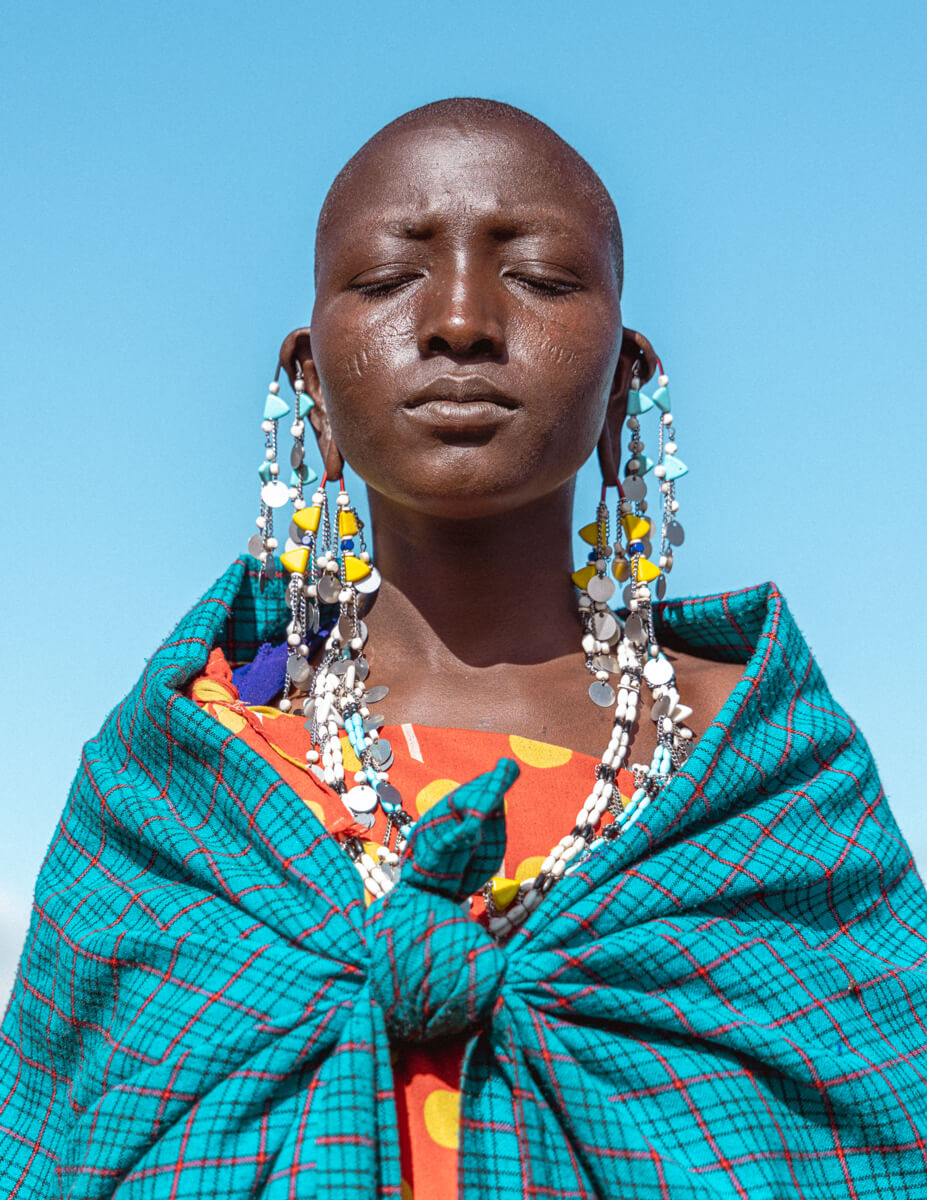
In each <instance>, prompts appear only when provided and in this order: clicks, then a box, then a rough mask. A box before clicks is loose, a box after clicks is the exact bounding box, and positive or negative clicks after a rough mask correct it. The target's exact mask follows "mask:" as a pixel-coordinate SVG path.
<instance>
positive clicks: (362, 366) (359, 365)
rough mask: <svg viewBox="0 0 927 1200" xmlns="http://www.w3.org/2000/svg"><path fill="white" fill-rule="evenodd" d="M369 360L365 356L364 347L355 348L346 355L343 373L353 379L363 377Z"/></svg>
mask: <svg viewBox="0 0 927 1200" xmlns="http://www.w3.org/2000/svg"><path fill="white" fill-rule="evenodd" d="M369 366H370V362H369V360H368V357H367V351H366V350H364V349H361V350H356V351H355V352H354V353H353V354H351V355H350V356H349V357H348V360H347V362H346V363H345V373H346V374H347V375H349V376H351V377H353V378H354V379H361V378H363V376H364V374H365V372H366V371H367V368H368V367H369Z"/></svg>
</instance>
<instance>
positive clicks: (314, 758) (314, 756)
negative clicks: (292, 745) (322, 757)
mask: <svg viewBox="0 0 927 1200" xmlns="http://www.w3.org/2000/svg"><path fill="white" fill-rule="evenodd" d="M306 761H307V762H311V763H317V762H318V761H319V752H318V750H307V751H306Z"/></svg>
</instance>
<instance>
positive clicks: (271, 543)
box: [267, 537, 280, 550]
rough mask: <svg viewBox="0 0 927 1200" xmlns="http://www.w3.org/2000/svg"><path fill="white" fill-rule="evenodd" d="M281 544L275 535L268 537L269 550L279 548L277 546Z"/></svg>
mask: <svg viewBox="0 0 927 1200" xmlns="http://www.w3.org/2000/svg"><path fill="white" fill-rule="evenodd" d="M279 544H280V543H279V542H278V541H277V539H276V538H275V537H269V538H268V539H267V549H268V550H276V549H277V546H278V545H279Z"/></svg>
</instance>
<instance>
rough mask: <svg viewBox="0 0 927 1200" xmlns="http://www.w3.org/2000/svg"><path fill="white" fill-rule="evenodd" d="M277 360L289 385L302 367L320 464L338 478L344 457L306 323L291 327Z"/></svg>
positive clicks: (310, 419) (331, 476)
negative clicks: (311, 404)
mask: <svg viewBox="0 0 927 1200" xmlns="http://www.w3.org/2000/svg"><path fill="white" fill-rule="evenodd" d="M279 361H280V366H281V367H282V368H283V370H284V371H285V372H286V374H287V377H288V379H289V381H290V385H291V386H292V384H293V383H295V381H296V378H297V375H298V374H299V370H302V373H303V382H304V383H305V385H306V391H307V392H308V393H309V395H310V396H311V397H312V403H313V407H312V408H310V409H309V414H308V416H309V424H310V425H311V426H312V428H313V430H314V431H315V437H316V441H317V442H318V443H319V453H320V454H321V455H322V463H323V465H324V467H325V470H326V472H327V474H328V478H329V479H340V478H341V476H342V475H343V474H344V459H343V458H342V457H341V451H340V450H339V449H338V447H337V446H336V445H335V439H334V438H333V437H332V428H331V422H330V421H329V418H328V409H327V408H326V406H325V397H324V396H323V395H322V385H321V383H320V382H319V373H318V371H317V370H316V366H315V360H314V359H313V357H312V338H311V334H310V330H309V328H308V326H305V327H303V328H302V329H294V330H293V332H292V333H288V334H287V335H286V337H285V338H284V339H283V345H282V346H281V347H280V360H279Z"/></svg>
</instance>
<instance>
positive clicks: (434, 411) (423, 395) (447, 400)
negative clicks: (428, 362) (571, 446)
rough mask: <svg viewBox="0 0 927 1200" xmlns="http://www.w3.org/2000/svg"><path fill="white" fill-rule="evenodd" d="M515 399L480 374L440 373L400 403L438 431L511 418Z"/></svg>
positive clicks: (495, 423) (462, 430)
mask: <svg viewBox="0 0 927 1200" xmlns="http://www.w3.org/2000/svg"><path fill="white" fill-rule="evenodd" d="M518 407H519V405H518V402H517V401H516V400H514V399H512V397H511V396H509V395H507V394H506V393H505V392H503V391H501V390H500V389H499V388H497V387H495V385H494V384H492V383H490V382H489V380H487V379H483V378H482V377H481V376H475V375H468V376H463V377H454V376H442V377H441V378H439V379H434V380H432V382H431V383H429V384H428V386H427V387H424V388H422V390H421V391H419V392H416V393H415V395H414V396H412V397H411V398H410V399H409V400H407V401H406V403H405V404H404V405H403V410H404V411H405V413H406V415H407V416H409V417H410V418H411V419H412V420H413V421H416V422H418V423H421V424H425V425H431V426H432V427H433V428H434V429H435V430H436V431H438V432H446V433H453V432H455V431H459V432H460V433H472V432H475V431H479V430H488V429H491V428H492V427H494V426H498V425H501V424H503V423H505V422H506V421H509V420H511V419H512V417H513V416H514V415H515V412H516V410H517V409H518Z"/></svg>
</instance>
